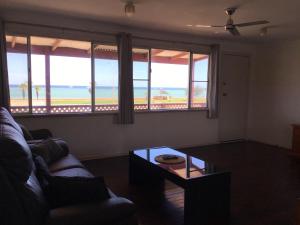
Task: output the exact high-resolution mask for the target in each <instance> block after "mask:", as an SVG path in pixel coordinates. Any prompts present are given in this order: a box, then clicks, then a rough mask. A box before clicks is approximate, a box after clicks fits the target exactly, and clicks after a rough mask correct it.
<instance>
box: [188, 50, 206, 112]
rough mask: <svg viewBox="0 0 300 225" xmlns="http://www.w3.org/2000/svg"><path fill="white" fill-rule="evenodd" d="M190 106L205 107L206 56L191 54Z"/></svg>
mask: <svg viewBox="0 0 300 225" xmlns="http://www.w3.org/2000/svg"><path fill="white" fill-rule="evenodd" d="M192 59H193V63H192V80H191V108H205V107H207V101H206V98H207V83H208V56H207V55H202V54H193V55H192Z"/></svg>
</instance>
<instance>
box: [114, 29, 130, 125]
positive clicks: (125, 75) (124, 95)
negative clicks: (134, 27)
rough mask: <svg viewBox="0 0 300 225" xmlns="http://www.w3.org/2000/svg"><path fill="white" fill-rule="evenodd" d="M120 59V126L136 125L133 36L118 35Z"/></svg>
mask: <svg viewBox="0 0 300 225" xmlns="http://www.w3.org/2000/svg"><path fill="white" fill-rule="evenodd" d="M117 43H118V58H119V115H118V122H119V123H120V124H133V123H134V104H133V74H132V73H133V72H132V67H133V65H132V37H131V34H127V33H120V34H118V35H117Z"/></svg>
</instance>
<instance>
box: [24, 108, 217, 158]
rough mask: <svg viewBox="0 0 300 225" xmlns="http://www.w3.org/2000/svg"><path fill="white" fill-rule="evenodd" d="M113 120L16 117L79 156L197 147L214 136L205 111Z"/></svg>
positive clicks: (104, 117) (213, 126)
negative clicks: (45, 130)
mask: <svg viewBox="0 0 300 225" xmlns="http://www.w3.org/2000/svg"><path fill="white" fill-rule="evenodd" d="M113 120H114V116H113V115H98V116H74V117H64V116H62V117H59V116H55V117H48V118H22V119H18V121H19V122H20V123H22V124H24V125H26V126H28V127H29V128H30V129H36V128H43V127H44V128H49V129H50V130H51V131H52V132H53V133H54V136H55V137H62V138H63V139H65V140H66V141H67V142H68V144H69V145H70V149H71V151H72V152H73V153H74V154H75V155H77V156H78V157H79V158H81V159H89V158H102V157H111V156H116V155H124V154H127V153H128V151H129V150H131V149H134V148H142V147H150V146H163V145H164V146H172V147H186V146H199V145H203V144H212V143H216V142H217V138H218V137H217V126H218V123H217V122H218V121H217V120H209V119H206V112H170V113H168V112H161V113H138V114H137V115H136V118H135V120H136V121H135V124H133V125H119V124H115V123H114V122H113Z"/></svg>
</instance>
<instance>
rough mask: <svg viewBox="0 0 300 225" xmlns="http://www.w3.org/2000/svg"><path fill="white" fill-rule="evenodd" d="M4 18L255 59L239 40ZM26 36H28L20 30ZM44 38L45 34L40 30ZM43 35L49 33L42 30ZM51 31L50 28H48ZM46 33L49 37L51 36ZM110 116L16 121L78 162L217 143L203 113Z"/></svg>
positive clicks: (24, 16) (23, 16) (36, 17)
mask: <svg viewBox="0 0 300 225" xmlns="http://www.w3.org/2000/svg"><path fill="white" fill-rule="evenodd" d="M3 17H4V18H5V19H6V20H10V21H22V22H27V23H35V22H36V21H38V23H39V24H47V25H53V26H55V25H57V26H64V27H70V28H80V29H85V30H91V31H101V32H110V33H115V32H120V31H127V32H131V33H132V34H134V35H137V36H139V37H146V38H147V37H148V38H156V39H162V40H169V41H184V42H192V43H199V44H215V43H219V44H221V49H222V51H226V52H235V53H241V54H249V55H251V56H253V57H254V55H255V45H253V44H245V43H240V42H238V41H234V42H233V41H232V42H229V41H223V40H218V39H205V38H201V37H199V36H195V35H193V36H191V35H182V34H175V33H165V32H161V31H149V30H141V29H134V28H132V27H122V26H117V25H112V24H111V25H110V24H102V23H99V22H95V21H86V20H83V19H74V18H64V17H62V16H53V15H42V14H34V13H31V14H28V13H23V12H22V13H21V12H5V13H4V14H3ZM21 32H26V31H23V30H22V31H21ZM43 32H44V33H43V34H44V35H45V34H46V33H45V31H43ZM46 32H47V31H46ZM49 32H51V29H49ZM49 34H50V33H49ZM113 118H114V116H113V115H90V116H83V117H79V116H71V117H65V116H55V117H40V118H18V121H19V122H21V123H22V124H24V125H26V126H27V127H28V128H30V129H36V128H49V129H50V130H51V131H52V132H53V133H54V135H55V136H56V137H62V138H64V139H65V140H66V141H67V142H68V143H69V145H70V148H71V151H72V152H73V153H74V154H76V155H77V156H78V157H80V158H81V159H87V158H101V157H110V156H116V155H123V154H128V151H129V150H130V149H133V148H138V147H149V146H161V145H167V146H172V147H185V146H199V145H205V144H212V143H217V142H218V141H219V140H218V133H219V132H218V124H219V121H218V120H217V119H214V120H212V119H207V118H206V112H205V111H199V112H163V113H138V114H137V115H136V122H135V124H134V125H126V126H123V125H118V124H114V123H113Z"/></svg>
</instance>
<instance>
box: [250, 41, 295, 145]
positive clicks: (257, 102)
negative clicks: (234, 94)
mask: <svg viewBox="0 0 300 225" xmlns="http://www.w3.org/2000/svg"><path fill="white" fill-rule="evenodd" d="M258 49H259V50H258V51H257V57H256V66H255V68H256V69H255V72H254V73H253V76H252V81H251V97H250V107H249V124H248V135H249V138H250V139H253V140H257V141H261V142H264V143H268V144H272V145H278V146H281V147H285V148H291V144H292V128H291V124H292V123H300V72H299V71H300V63H299V59H300V40H298V41H286V42H281V43H273V44H265V45H261V46H260V47H259V48H258Z"/></svg>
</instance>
